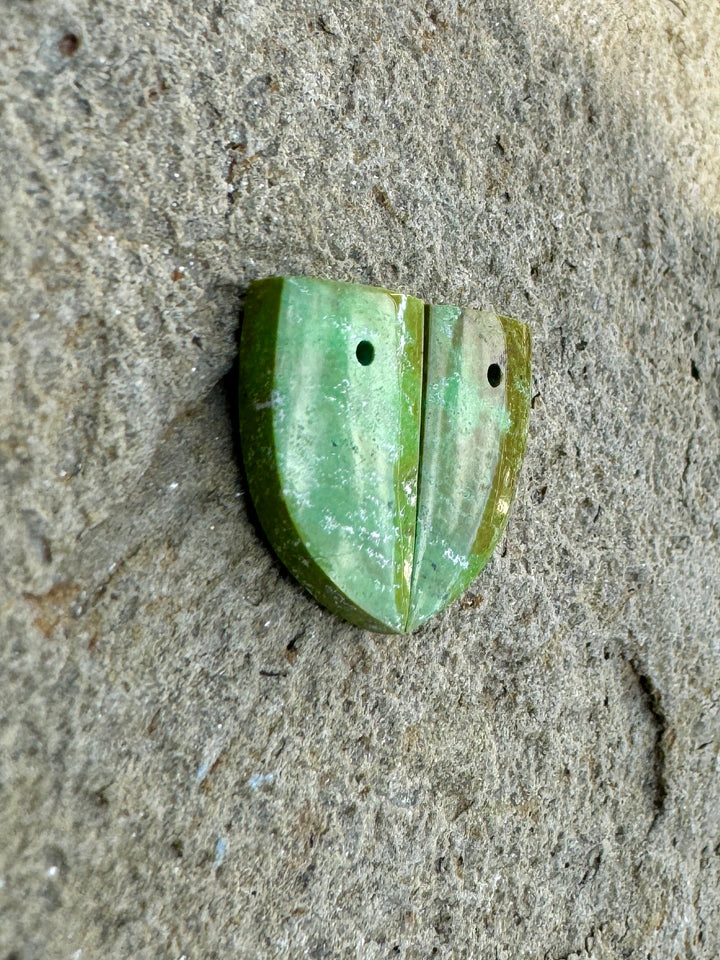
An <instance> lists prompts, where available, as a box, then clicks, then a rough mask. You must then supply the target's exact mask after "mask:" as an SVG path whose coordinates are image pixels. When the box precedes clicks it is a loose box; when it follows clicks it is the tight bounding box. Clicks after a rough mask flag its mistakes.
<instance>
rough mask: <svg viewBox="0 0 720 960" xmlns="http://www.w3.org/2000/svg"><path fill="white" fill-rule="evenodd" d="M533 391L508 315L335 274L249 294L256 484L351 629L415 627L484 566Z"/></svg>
mask: <svg viewBox="0 0 720 960" xmlns="http://www.w3.org/2000/svg"><path fill="white" fill-rule="evenodd" d="M529 400H530V341H529V334H528V330H527V327H525V325H524V324H521V323H518V322H517V321H514V320H510V319H507V318H503V317H498V316H496V315H495V314H493V313H479V312H477V311H471V310H459V309H458V308H456V307H450V306H439V307H429V306H425V305H424V304H423V303H422V302H421V301H419V300H417V299H416V298H414V297H409V296H404V295H401V294H397V293H392V292H390V291H387V290H383V289H379V288H376V287H366V286H360V285H357V284H347V283H337V282H334V281H328V280H313V279H308V278H301V277H285V278H283V277H271V278H269V279H267V280H261V281H257V282H255V283H253V284H251V286H250V288H249V290H248V295H247V298H246V303H245V317H244V322H243V329H242V337H241V346H240V430H241V442H242V449H243V458H244V461H245V467H246V472H247V476H248V483H249V486H250V493H251V496H252V499H253V502H254V504H255V508H256V510H257V513H258V517H259V519H260V522H261V524H262V526H263V528H264V529H265V532H266V533H267V535H268V538H269V540H270V542H271V544H272V545H273V547H274V549H275V550H276V552H277V553H278V556H279V557H280V559H281V560H282V561H283V562H284V563H285V565H286V566H287V567H288V569H289V570H290V571H291V572H292V573H293V574H294V575H295V576H296V577H297V579H298V580H299V581H300V582H301V583H303V584H304V585H305V586H306V587H307V588H308V589H309V590H310V592H311V593H313V595H314V596H315V597H316V598H317V599H318V600H319V601H320V602H321V603H323V604H324V605H325V606H327V607H328V608H329V609H331V610H332V611H334V612H335V613H337V614H339V615H340V616H342V617H344V618H345V619H348V620H350V621H352V622H353V623H356V624H358V625H359V626H362V627H365V628H368V629H372V630H378V631H381V632H398V633H399V632H404V631H407V630H412V629H414V628H415V627H417V626H418V625H419V624H420V623H422V622H423V621H425V620H427V619H428V617H430V616H432V615H433V614H434V613H436V612H438V611H439V610H441V609H442V608H443V607H444V606H446V605H447V604H448V603H449V602H451V601H452V600H453V599H454V598H455V597H456V596H458V595H459V594H460V593H461V592H462V591H463V590H464V589H465V587H466V586H467V585H468V584H469V583H470V581H471V580H472V579H473V578H474V577H475V576H476V575H477V573H478V572H479V571H480V569H481V568H482V567H483V566H484V564H485V563H486V562H487V560H488V558H489V557H490V554H491V553H492V550H493V548H494V546H495V543H496V542H497V539H498V538H499V536H500V534H501V533H502V530H503V528H504V525H505V523H506V521H507V515H508V509H509V504H510V500H511V499H512V494H513V491H514V486H515V482H516V478H517V474H518V471H519V468H520V465H521V462H522V456H523V451H524V445H525V436H526V432H527V420H528V410H529Z"/></svg>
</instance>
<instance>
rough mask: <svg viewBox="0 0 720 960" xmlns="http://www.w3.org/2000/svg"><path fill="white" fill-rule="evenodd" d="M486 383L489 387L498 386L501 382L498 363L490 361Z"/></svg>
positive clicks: (500, 371)
mask: <svg viewBox="0 0 720 960" xmlns="http://www.w3.org/2000/svg"><path fill="white" fill-rule="evenodd" d="M487 378H488V383H489V384H490V386H491V387H499V386H500V384H501V383H502V370H501V369H500V364H499V363H491V364H490V366H489V367H488V372H487Z"/></svg>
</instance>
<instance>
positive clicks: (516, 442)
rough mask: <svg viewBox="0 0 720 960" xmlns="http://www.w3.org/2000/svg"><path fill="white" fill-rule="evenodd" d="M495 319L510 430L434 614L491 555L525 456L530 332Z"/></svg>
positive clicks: (515, 322) (509, 321)
mask: <svg viewBox="0 0 720 960" xmlns="http://www.w3.org/2000/svg"><path fill="white" fill-rule="evenodd" d="M498 319H499V320H500V322H501V323H502V326H503V330H504V332H505V342H506V345H507V362H506V365H505V369H506V371H507V374H506V375H507V381H506V385H505V397H506V404H507V411H508V416H509V418H510V427H509V429H508V431H507V432H506V433H505V435H504V437H503V438H502V440H501V442H500V449H499V451H498V460H497V465H496V467H495V473H494V476H493V483H492V487H491V489H490V496H489V497H488V501H487V504H486V505H485V510H484V512H483V516H482V520H481V521H480V526H479V527H478V532H477V536H476V538H475V542H474V544H473V547H472V551H471V555H470V557H469V558H468V559H469V561H470V562H469V565H468V567H467V569H466V570H465V571H464V572H463V574H462V575H461V576H460V577H459V579H458V580H457V581H456V582H455V583H454V584H453V585H452V587H451V589H450V590H449V591H448V593H447V595H446V596H445V597H444V598H443V603H442V605H441V606H439V607H438V609H437V610H436V611H435V613H439V612H440V610H443V609H445V607H447V606H448V605H449V604H450V603H452V602H453V600H456V599H457V598H458V597H459V596H460V595H461V594H462V593H463V592H464V591H465V590H466V589H467V588H468V587H469V586H470V584H471V583H472V581H473V580H474V579H475V578H476V577H477V576H478V574H479V573H480V572H481V571H482V569H483V567H484V566H485V565H486V564H487V562H488V560H489V559H490V557H491V556H492V552H493V550H494V549H495V545H496V544H497V542H498V540H499V539H500V537H501V536H502V532H503V530H504V529H505V526H506V525H507V522H508V517H509V512H510V511H509V509H508V510H507V511H505V512H500V511H499V510H498V504H499V503H500V501H501V500H505V501H506V502H507V503H508V507H509V506H510V504H511V502H512V499H513V495H514V493H515V487H516V484H517V479H518V475H519V473H520V467H521V466H522V461H523V456H524V454H525V444H526V442H527V431H528V421H529V419H530V371H531V344H530V330H529V328H528V326H527V325H526V324H524V323H521V322H520V321H519V320H515V319H513V318H512V317H502V316H499V317H498ZM435 613H432V614H429V615H428V616H426V617H422V618H419V619H417V620H412V621H408V623H407V626H406V630H407V631H408V632H409V631H411V630H414V629H415V628H416V627H419V626H420V624H422V623H424V622H425V621H426V620H428V619H430V617H432V616H434V615H435Z"/></svg>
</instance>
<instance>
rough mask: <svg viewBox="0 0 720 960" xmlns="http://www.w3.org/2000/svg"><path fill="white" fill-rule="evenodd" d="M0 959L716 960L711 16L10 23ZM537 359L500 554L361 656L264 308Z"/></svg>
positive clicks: (82, 17) (154, 16)
mask: <svg viewBox="0 0 720 960" xmlns="http://www.w3.org/2000/svg"><path fill="white" fill-rule="evenodd" d="M0 8H1V9H0V14H1V17H0V25H1V28H2V29H1V32H0V36H1V39H0V518H1V530H2V541H1V547H0V650H1V654H0V958H1V960H35V958H68V960H70V958H74V960H78V958H82V960H88V958H96V957H97V958H100V957H102V958H129V957H137V958H171V960H180V958H186V960H191V958H193V960H194V958H198V960H203V958H226V957H237V958H256V957H257V958H265V957H273V958H274V957H278V958H296V957H310V958H334V957H338V958H345V957H348V958H360V960H365V958H368V960H370V958H372V960H374V958H394V957H399V958H406V960H410V958H418V960H420V958H450V957H458V958H465V957H467V958H492V960H505V958H507V960H522V958H532V960H557V958H590V957H592V958H593V960H607V958H621V957H623V958H627V957H632V958H661V960H664V958H668V960H680V958H682V960H686V958H701V957H702V958H717V957H718V955H720V820H719V817H720V782H719V780H718V749H719V745H720V719H719V717H718V709H719V706H718V705H719V691H718V687H719V683H720V649H719V648H720V548H719V543H718V534H719V533H720V497H719V494H718V472H719V471H720V427H719V424H720V343H719V340H718V336H719V332H720V331H719V325H720V321H719V317H720V240H719V234H718V220H719V218H720V121H719V119H718V118H719V117H720V5H718V3H717V2H716V0H705V2H696V3H691V2H690V0H641V2H638V3H636V4H633V5H632V6H630V5H623V4H620V3H618V2H613V0H573V2H570V0H555V2H553V0H483V2H472V0H464V2H462V3H457V2H454V0H437V2H431V0H427V2H417V0H408V2H404V3H400V2H397V3H393V2H390V0H387V2H382V0H356V2H353V3H351V2H349V0H307V2H306V0H298V2H295V3H291V2H289V0H285V2H281V0H214V2H207V0H204V2H200V0H177V2H170V0H152V2H151V0H128V2H126V3H119V2H118V3H111V2H110V0H2V3H1V4H0ZM273 273H305V274H309V275H316V276H329V277H333V278H336V279H345V280H354V281H361V282H372V283H378V284H384V285H388V286H390V287H393V288H396V289H399V290H402V291H405V292H408V293H414V294H417V295H419V296H420V297H423V298H424V299H426V300H429V301H431V302H438V301H445V302H448V301H449V302H454V303H461V304H468V305H471V306H477V307H484V306H488V305H494V306H495V307H496V308H497V309H499V310H502V311H504V312H509V313H511V314H513V315H515V316H517V317H519V318H520V319H522V320H524V321H526V322H527V323H529V324H530V326H531V328H532V331H533V337H534V401H533V410H532V417H531V428H530V438H529V446H528V454H527V458H526V462H525V466H524V468H523V473H522V477H521V481H520V486H519V493H518V497H517V501H516V503H515V506H514V510H513V514H512V518H511V521H510V524H509V527H508V530H507V533H506V536H505V537H504V540H503V542H502V544H501V547H500V548H499V549H498V551H497V553H496V556H495V557H494V559H493V560H492V561H491V563H490V564H489V566H488V568H487V569H486V570H485V572H484V573H483V574H482V576H481V578H480V579H479V580H478V581H477V582H476V583H475V585H474V586H473V587H472V588H471V590H470V592H469V594H468V595H466V597H465V598H463V599H462V600H460V601H459V602H457V603H456V604H454V605H453V606H452V607H451V608H450V609H448V610H447V611H445V613H443V614H442V615H441V616H439V617H438V618H436V619H435V620H434V621H433V622H431V623H429V624H428V625H427V626H426V627H424V628H423V629H421V630H419V631H418V632H417V633H416V634H413V635H412V636H404V637H385V636H379V635H373V634H369V633H364V632H362V631H360V630H358V629H356V628H354V627H351V626H349V625H346V624H344V623H342V622H340V621H339V620H337V619H336V618H334V617H333V616H332V615H330V614H329V613H327V612H326V611H324V610H323V609H321V608H320V607H318V606H317V605H316V604H315V602H314V601H313V600H312V598H310V597H309V596H308V595H307V594H306V593H305V592H304V591H303V590H302V589H300V588H299V587H298V586H297V585H296V584H295V583H294V582H293V581H292V580H291V579H290V577H289V576H288V575H287V574H285V573H284V572H283V570H282V569H281V568H280V567H279V565H278V563H277V561H276V560H275V558H274V556H273V555H272V553H271V552H270V550H269V549H268V547H267V546H266V544H265V543H264V541H263V539H262V536H261V535H260V534H259V533H258V531H257V529H256V527H255V525H254V523H253V521H252V515H251V509H250V507H249V504H248V502H247V496H246V486H245V481H244V478H243V476H242V472H241V467H240V465H239V463H238V456H237V444H236V437H235V435H234V403H235V389H236V386H237V383H236V379H234V376H233V372H232V368H233V363H234V357H235V352H236V336H237V331H238V325H239V318H240V313H241V306H242V297H243V292H244V290H245V289H246V286H247V284H248V283H249V281H250V280H252V279H253V278H255V277H259V276H264V275H268V274H273Z"/></svg>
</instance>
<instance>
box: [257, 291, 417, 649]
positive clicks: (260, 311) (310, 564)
mask: <svg viewBox="0 0 720 960" xmlns="http://www.w3.org/2000/svg"><path fill="white" fill-rule="evenodd" d="M284 283H285V278H283V277H268V278H266V279H264V280H257V281H254V282H253V283H251V284H250V286H249V288H248V292H247V296H246V298H245V310H244V317H243V324H242V331H241V335H240V365H239V379H240V416H239V426H240V444H241V449H242V455H243V461H244V466H245V473H246V476H247V481H248V486H249V488H250V495H251V497H252V502H253V505H254V507H255V510H256V512H257V515H258V519H259V521H260V523H261V525H262V528H263V530H264V531H265V534H266V536H267V538H268V540H269V541H270V544H271V546H272V548H273V549H274V551H275V553H276V554H277V555H278V557H279V559H280V560H281V561H282V563H283V564H284V565H285V566H286V567H287V569H288V570H289V571H290V573H292V574H293V576H294V577H295V578H296V579H297V580H298V581H299V582H300V583H301V584H302V585H303V586H304V587H305V588H306V589H307V590H309V591H310V593H311V594H312V595H313V596H314V597H315V599H316V600H317V601H318V602H319V603H321V604H322V605H323V606H325V607H327V608H328V609H329V610H331V611H332V612H333V613H335V614H337V615H338V616H340V617H342V618H343V619H345V620H349V621H350V622H351V623H354V624H356V625H357V626H359V627H362V628H363V629H365V630H374V631H376V632H379V633H396V632H401V631H394V630H392V629H391V628H389V627H388V626H387V624H384V623H382V622H380V621H379V620H376V619H375V618H374V617H371V616H370V615H369V614H368V613H367V612H366V611H364V610H362V609H360V608H359V607H358V606H357V605H356V604H354V603H353V602H352V601H351V600H350V599H349V598H348V597H347V596H346V595H345V594H344V593H343V592H342V591H341V590H339V589H338V588H337V586H335V584H334V583H333V582H332V581H331V580H330V579H329V578H328V577H327V576H326V574H325V573H324V572H323V571H322V569H321V568H320V567H319V566H318V565H317V563H316V562H315V561H314V559H313V558H312V556H311V555H310V553H309V552H308V550H307V548H306V547H305V544H304V543H303V542H302V539H301V537H300V535H299V533H298V530H297V528H296V526H295V524H294V523H293V520H292V517H291V516H290V512H289V510H288V508H287V504H286V503H285V499H284V497H283V494H282V488H281V483H280V477H279V474H278V469H277V459H276V446H275V434H274V428H273V409H272V405H271V398H272V391H273V376H274V369H275V350H276V344H277V318H278V317H279V315H280V308H281V301H282V295H283V286H284Z"/></svg>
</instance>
